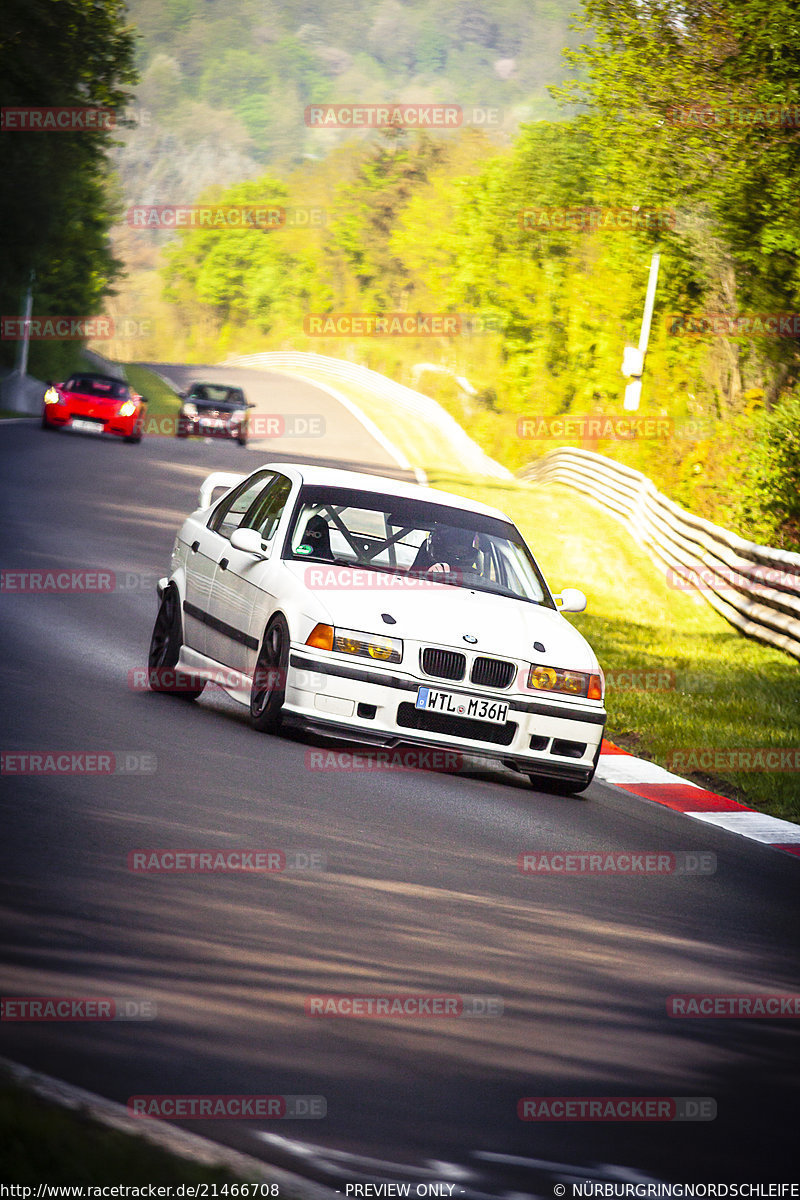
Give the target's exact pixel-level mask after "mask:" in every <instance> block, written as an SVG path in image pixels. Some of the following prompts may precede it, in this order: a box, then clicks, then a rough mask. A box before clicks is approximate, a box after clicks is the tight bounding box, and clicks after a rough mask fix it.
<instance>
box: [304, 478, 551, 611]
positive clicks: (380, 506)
mask: <svg viewBox="0 0 800 1200" xmlns="http://www.w3.org/2000/svg"><path fill="white" fill-rule="evenodd" d="M284 558H288V559H295V560H298V561H299V560H303V561H305V562H309V561H313V562H326V563H333V564H336V565H339V566H342V567H351V568H352V567H356V568H369V569H371V570H374V571H384V572H389V573H391V574H394V575H399V576H407V577H409V579H411V578H414V579H419V578H421V577H424V578H427V579H430V580H432V581H434V582H436V583H444V584H449V585H451V586H453V587H463V588H469V589H471V590H473V591H480V592H491V593H493V594H495V595H501V596H510V597H513V598H514V599H516V600H526V601H528V602H530V603H532V604H544V605H546V606H547V607H548V608H552V607H554V605H553V602H552V600H551V598H550V595H549V592H548V591H547V587H546V585H545V583H544V580H543V578H542V576H541V573H540V572H539V569H538V567H537V565H536V563H535V561H534V559H533V556H532V555H531V553H530V551H529V550H528V548H527V546H526V545H525V543H524V542H523V540H522V537H521V535H520V534H519V532H518V531H517V529H516V528H515V526H514V525H512V524H511V523H510V522H508V521H502V520H498V519H497V518H495V517H488V516H482V515H481V514H479V513H471V512H465V511H461V510H459V509H457V508H451V507H449V506H448V505H444V504H435V503H429V502H427V501H420V500H410V499H405V498H400V497H395V496H386V495H382V494H381V493H378V492H362V491H356V490H353V489H350V488H335V487H324V486H315V485H313V484H306V485H305V486H304V487H303V488H302V489H301V492H300V495H299V497H298V500H297V504H296V507H295V512H294V515H293V518H292V521H291V525H290V528H289V532H288V534H287V538H286V543H285V546H284Z"/></svg>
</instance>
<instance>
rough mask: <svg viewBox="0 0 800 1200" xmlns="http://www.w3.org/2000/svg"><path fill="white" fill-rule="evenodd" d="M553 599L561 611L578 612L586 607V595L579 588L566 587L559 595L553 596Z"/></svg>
mask: <svg viewBox="0 0 800 1200" xmlns="http://www.w3.org/2000/svg"><path fill="white" fill-rule="evenodd" d="M553 599H554V600H555V602H556V604H557V605H558V607H559V609H560V610H561V612H573V613H579V612H583V610H584V609H585V608H586V597H585V596H584V594H583V592H582V591H581V590H580V588H571V587H566V588H564V589H563V591H562V592H561V595H560V596H554V597H553Z"/></svg>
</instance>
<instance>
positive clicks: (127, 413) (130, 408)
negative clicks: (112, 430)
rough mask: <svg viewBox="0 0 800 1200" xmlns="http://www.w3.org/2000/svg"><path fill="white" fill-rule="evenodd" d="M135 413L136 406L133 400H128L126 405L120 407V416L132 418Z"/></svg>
mask: <svg viewBox="0 0 800 1200" xmlns="http://www.w3.org/2000/svg"><path fill="white" fill-rule="evenodd" d="M135 412H136V405H135V403H134V402H133V400H126V401H125V403H124V404H121V405H120V408H119V416H121V417H132V416H133V414H134V413H135Z"/></svg>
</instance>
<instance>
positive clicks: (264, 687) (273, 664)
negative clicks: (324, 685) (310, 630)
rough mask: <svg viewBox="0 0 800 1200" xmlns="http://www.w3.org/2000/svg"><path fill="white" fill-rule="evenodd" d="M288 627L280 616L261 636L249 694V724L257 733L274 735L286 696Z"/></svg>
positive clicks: (279, 722)
mask: <svg viewBox="0 0 800 1200" xmlns="http://www.w3.org/2000/svg"><path fill="white" fill-rule="evenodd" d="M288 667H289V626H288V625H287V624H286V618H285V617H283V616H281V614H280V613H279V614H278V615H277V616H276V617H273V618H272V620H271V621H270V623H269V625H268V626H267V632H266V633H265V634H264V641H263V643H262V646H261V649H260V651H259V653H258V659H257V661H256V669H255V671H254V672H253V686H252V689H251V691H250V723H251V724H252V726H253V728H254V729H257V730H258V731H259V733H277V732H278V730H279V729H280V726H281V711H282V709H283V702H284V699H285V696H286V671H287V669H288Z"/></svg>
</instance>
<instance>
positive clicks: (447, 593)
mask: <svg viewBox="0 0 800 1200" xmlns="http://www.w3.org/2000/svg"><path fill="white" fill-rule="evenodd" d="M285 565H286V568H287V570H289V571H290V572H291V573H292V575H294V576H295V577H296V578H297V579H298V580H301V581H303V582H305V584H306V587H308V589H309V591H311V592H312V593H313V596H314V598H315V602H316V603H315V608H317V609H318V610H319V613H320V615H319V617H318V619H319V620H320V621H322V622H324V623H326V624H330V625H334V626H339V627H341V628H347V629H355V630H360V631H363V632H364V633H381V634H383V635H385V636H388V637H398V638H403V639H404V640H411V641H417V642H423V643H430V644H432V645H438V646H452V647H458V648H459V649H461V650H465V649H472V650H475V651H477V652H478V653H480V654H488V655H492V656H495V655H496V656H498V657H505V658H516V659H523V660H526V661H531V662H540V663H547V664H549V665H551V666H557V667H564V668H567V669H572V670H583V671H586V670H590V669H594V670H596V669H597V659H596V658H595V655H594V652H593V651H592V649H591V647H590V645H589V643H588V642H587V641H586V639H585V638H584V637H583V635H582V634H580V633H579V632H578V630H577V629H575V628H574V626H572V625H570V623H569V621H567V620H566V619H565V618H564V617H562V615H561V613H559V612H557V611H556V610H554V609H552V608H545V607H543V606H541V605H538V604H529V603H527V602H526V601H524V600H514V599H512V598H510V597H506V596H493V595H490V594H489V593H487V592H478V591H473V590H471V589H469V588H460V587H453V586H451V585H449V584H432V583H429V582H428V581H427V580H424V581H420V586H419V587H413V586H409V584H407V583H403V584H401V585H399V586H393V585H392V580H397V577H396V576H391V575H388V574H384V573H383V572H374V571H368V570H353V571H347V572H342V571H340V570H339V571H337V569H336V568H328V567H326V566H325V565H324V564H313V565H314V566H315V567H316V568H317V569H321V571H322V574H321V575H316V576H314V575H311V576H310V577H309V575H308V574H307V572H308V570H309V567H311V566H312V564H309V563H297V562H287V563H286V564H285ZM312 581H314V582H312ZM318 581H321V582H322V586H319V582H318ZM337 581H346V584H347V586H342V583H341V582H338V585H337ZM376 581H379V583H378V586H374V584H375V582H376ZM326 582H327V583H328V584H329V586H325V584H326ZM355 583H359V584H360V586H353V585H354V584H355ZM309 584H311V586H309ZM384 613H386V614H388V615H389V616H392V617H394V619H395V622H396V624H394V625H390V624H387V623H386V622H385V621H384V620H383V615H382V614H384ZM465 635H467V636H472V637H475V638H477V641H476V642H466V641H465V640H464V638H465ZM534 642H540V643H541V644H542V645H543V646H544V650H543V651H540V650H536V649H535V648H534Z"/></svg>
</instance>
